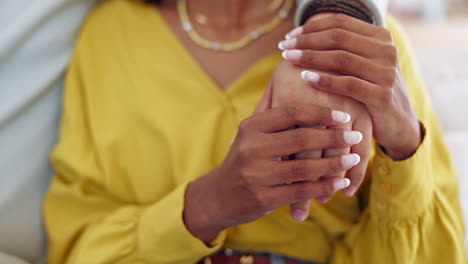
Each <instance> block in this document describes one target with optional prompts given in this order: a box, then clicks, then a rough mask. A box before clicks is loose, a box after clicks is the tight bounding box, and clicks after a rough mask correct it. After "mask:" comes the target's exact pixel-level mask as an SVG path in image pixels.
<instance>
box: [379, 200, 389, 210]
mask: <svg viewBox="0 0 468 264" xmlns="http://www.w3.org/2000/svg"><path fill="white" fill-rule="evenodd" d="M377 208H379V209H380V210H385V209H387V203H386V202H385V201H378V202H377Z"/></svg>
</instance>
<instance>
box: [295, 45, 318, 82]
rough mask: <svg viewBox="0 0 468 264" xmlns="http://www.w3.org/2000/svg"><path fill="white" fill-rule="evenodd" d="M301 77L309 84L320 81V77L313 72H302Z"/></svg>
mask: <svg viewBox="0 0 468 264" xmlns="http://www.w3.org/2000/svg"><path fill="white" fill-rule="evenodd" d="M293 51H294V50H291V51H289V52H293ZM301 77H302V79H303V80H305V81H308V82H318V81H319V80H320V75H318V73H316V72H311V71H303V72H301Z"/></svg>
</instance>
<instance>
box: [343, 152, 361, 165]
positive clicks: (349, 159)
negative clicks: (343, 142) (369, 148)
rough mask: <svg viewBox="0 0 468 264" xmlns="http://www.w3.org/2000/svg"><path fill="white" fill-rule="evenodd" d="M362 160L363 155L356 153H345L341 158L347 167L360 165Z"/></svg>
mask: <svg viewBox="0 0 468 264" xmlns="http://www.w3.org/2000/svg"><path fill="white" fill-rule="evenodd" d="M360 161H361V157H360V156H359V155H358V154H355V153H353V154H348V155H345V156H343V157H342V158H341V164H343V166H344V167H345V168H352V167H354V166H356V165H358V164H359V162H360Z"/></svg>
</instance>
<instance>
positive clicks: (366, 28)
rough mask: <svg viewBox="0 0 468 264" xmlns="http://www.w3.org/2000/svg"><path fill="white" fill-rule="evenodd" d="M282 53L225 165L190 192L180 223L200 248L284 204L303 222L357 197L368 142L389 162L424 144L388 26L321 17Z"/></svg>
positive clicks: (290, 36) (288, 41) (287, 41)
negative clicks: (316, 209) (337, 199)
mask: <svg viewBox="0 0 468 264" xmlns="http://www.w3.org/2000/svg"><path fill="white" fill-rule="evenodd" d="M279 47H280V49H282V50H284V52H283V57H284V58H285V60H284V61H283V62H281V64H280V65H279V66H278V68H277V70H276V71H275V73H274V75H273V77H272V79H271V82H270V85H269V87H268V89H267V91H266V93H265V95H264V96H263V98H262V100H261V102H260V103H259V105H258V107H257V109H256V111H255V113H254V114H253V115H252V116H251V117H250V118H248V119H246V120H244V121H242V122H241V125H240V127H239V131H238V135H237V137H236V139H235V140H234V141H233V144H232V146H231V149H230V152H229V154H228V155H227V157H226V159H225V161H224V162H223V163H222V164H221V165H220V166H219V167H217V168H215V169H213V170H212V171H211V172H210V173H208V174H207V175H205V176H204V177H201V178H199V179H197V180H196V181H194V182H192V183H191V184H190V185H189V187H188V188H187V193H186V199H185V201H186V208H185V211H184V220H185V223H186V226H187V227H188V229H189V230H190V231H191V232H192V234H194V235H195V236H196V237H198V238H200V239H201V240H202V241H204V242H209V241H211V240H212V239H213V238H214V237H216V236H217V234H219V233H220V232H221V231H222V230H224V229H226V228H229V227H231V226H236V225H239V224H244V223H248V222H252V221H255V220H257V219H259V218H261V217H263V216H265V215H267V214H269V213H270V212H271V211H272V210H275V209H277V208H280V207H282V206H285V205H291V215H292V217H293V218H294V219H295V220H297V221H304V220H305V219H306V218H307V216H308V214H309V208H310V200H311V199H317V201H318V202H320V203H326V202H327V201H328V200H329V199H331V197H333V195H334V194H335V193H336V192H337V191H339V190H343V191H344V194H345V195H347V196H353V195H354V194H355V193H356V191H357V190H358V188H359V186H360V184H361V183H362V181H363V179H364V176H365V171H366V167H367V163H368V161H369V158H370V157H369V156H370V150H371V144H372V138H375V140H376V142H377V144H378V145H379V146H380V147H382V148H383V149H384V150H385V152H386V153H387V155H389V157H391V158H392V159H394V160H404V159H406V158H408V157H410V156H411V155H413V154H414V152H415V151H416V149H417V148H418V146H419V144H420V142H421V132H420V126H419V122H418V119H417V117H416V115H415V113H414V111H413V109H412V107H411V104H410V101H409V98H408V94H407V91H406V87H405V84H404V82H403V78H402V75H401V73H400V71H399V67H398V58H397V50H396V48H395V46H394V44H393V41H392V36H391V34H390V33H389V31H388V30H386V29H384V28H380V27H377V26H374V25H370V24H367V23H365V22H362V21H360V20H357V19H354V18H351V17H348V16H345V15H341V14H324V15H317V16H315V17H314V18H312V19H310V20H309V21H308V22H307V23H306V24H305V25H304V26H302V27H299V28H296V29H294V30H293V31H291V32H290V33H289V34H287V35H286V39H285V40H284V41H282V42H280V44H279ZM324 128H325V129H324Z"/></svg>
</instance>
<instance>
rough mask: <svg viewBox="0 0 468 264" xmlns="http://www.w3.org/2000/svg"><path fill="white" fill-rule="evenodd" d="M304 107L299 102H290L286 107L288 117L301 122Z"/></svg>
mask: <svg viewBox="0 0 468 264" xmlns="http://www.w3.org/2000/svg"><path fill="white" fill-rule="evenodd" d="M302 110H303V109H302V108H301V107H300V106H299V105H297V104H293V103H291V104H288V105H287V106H286V108H285V111H286V114H287V116H288V118H290V119H291V120H292V121H294V122H299V121H300V120H301V119H302V116H301V115H302V114H301V113H302Z"/></svg>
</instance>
